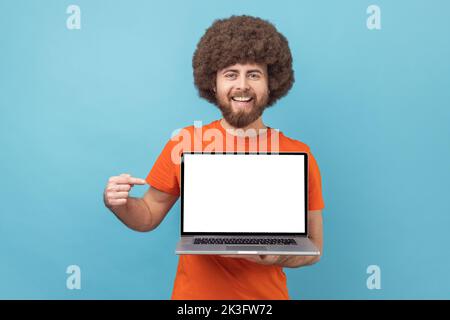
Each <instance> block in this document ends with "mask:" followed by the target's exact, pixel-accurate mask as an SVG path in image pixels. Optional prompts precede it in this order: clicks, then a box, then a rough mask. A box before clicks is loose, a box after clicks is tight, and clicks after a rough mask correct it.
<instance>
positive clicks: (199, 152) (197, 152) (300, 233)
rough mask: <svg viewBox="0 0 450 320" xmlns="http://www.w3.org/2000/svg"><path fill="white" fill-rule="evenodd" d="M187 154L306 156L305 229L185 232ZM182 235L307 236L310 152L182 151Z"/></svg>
mask: <svg viewBox="0 0 450 320" xmlns="http://www.w3.org/2000/svg"><path fill="white" fill-rule="evenodd" d="M185 154H208V155H211V154H212V155H214V154H220V155H238V154H246V155H251V154H256V155H274V156H284V155H287V156H294V155H301V156H304V160H305V161H304V176H305V178H304V184H305V186H304V192H305V194H304V199H305V201H304V202H305V203H304V205H305V208H304V210H305V214H304V222H305V231H304V232H299V233H292V232H289V233H288V232H283V233H276V232H185V231H184V155H185ZM180 170H181V175H180V177H181V194H180V196H181V236H216V235H219V236H269V235H270V236H306V235H308V153H306V152H217V151H213V152H202V151H183V152H181V163H180Z"/></svg>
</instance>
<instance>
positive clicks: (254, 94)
mask: <svg viewBox="0 0 450 320" xmlns="http://www.w3.org/2000/svg"><path fill="white" fill-rule="evenodd" d="M193 69H194V80H195V85H196V87H197V89H198V91H199V95H200V96H201V97H202V98H205V99H206V100H208V101H209V102H211V103H213V104H215V105H216V106H217V107H218V108H219V109H220V111H221V113H222V115H223V118H222V119H220V120H216V121H213V122H212V123H210V124H207V125H205V126H203V127H201V128H196V127H194V126H189V127H186V128H184V129H183V130H181V132H180V133H179V134H177V135H176V136H175V137H174V138H172V139H171V140H170V141H168V142H167V144H166V146H165V147H164V149H163V151H162V153H161V154H160V156H159V157H158V159H157V160H156V162H155V164H154V166H153V168H152V169H151V171H150V173H149V174H148V176H147V177H146V179H145V180H143V179H138V178H134V177H131V176H130V175H128V174H121V175H120V176H114V177H111V178H110V179H109V182H108V185H107V187H106V189H105V192H104V200H105V204H106V206H107V207H108V208H109V209H110V210H112V211H113V212H114V213H115V215H116V216H117V217H118V218H119V219H120V220H121V221H122V222H123V223H125V224H126V225H127V226H128V227H130V228H132V229H134V230H137V231H151V230H153V229H155V228H156V227H157V226H158V225H159V224H160V223H161V221H162V220H163V219H164V217H165V215H166V214H167V212H168V211H169V210H170V208H171V207H172V206H173V204H174V203H175V202H176V201H177V199H178V197H179V194H180V170H179V168H180V167H179V155H180V153H181V151H183V150H185V151H190V150H194V151H197V150H198V149H201V150H203V151H242V150H237V148H238V147H237V146H240V147H241V148H243V149H244V150H245V151H249V149H250V148H251V147H252V146H255V144H254V142H255V141H256V146H257V150H258V151H262V149H264V150H266V151H276V152H308V153H309V155H310V161H309V168H308V172H309V178H308V188H309V191H308V192H309V194H308V200H309V210H308V224H309V225H308V230H309V232H310V238H311V240H312V241H313V242H314V243H315V245H316V246H317V247H318V248H319V249H320V251H321V252H322V250H323V246H322V209H323V208H324V203H323V199H322V191H321V177H320V172H319V168H318V166H317V163H316V161H315V159H314V157H313V156H312V154H311V152H310V149H309V147H308V146H307V145H306V144H304V143H302V142H300V141H297V140H294V139H290V138H288V137H286V136H285V135H284V134H283V133H281V132H279V131H276V130H273V129H272V128H270V127H268V126H266V125H265V124H264V122H263V120H262V114H263V112H264V110H265V108H267V107H270V106H272V105H273V104H274V103H275V102H276V101H277V100H278V99H280V98H281V97H283V96H284V95H286V94H287V92H288V91H289V89H290V88H291V87H292V84H293V82H294V73H293V70H292V58H291V52H290V49H289V46H288V42H287V40H286V39H285V38H284V36H283V35H281V34H280V33H279V32H278V31H277V30H276V29H275V27H274V26H273V25H272V24H271V23H269V22H267V21H264V20H261V19H259V18H254V17H250V16H232V17H230V18H228V19H223V20H216V21H215V22H214V23H213V25H212V26H211V27H210V28H209V29H207V30H206V33H205V35H204V36H203V37H202V38H201V40H200V42H199V44H198V46H197V49H196V51H195V53H194V57H193ZM274 137H276V139H274ZM213 138H214V139H213ZM255 139H256V140H255ZM251 151H254V150H251ZM261 174H264V173H263V172H262V173H261ZM243 182H244V183H249V184H250V186H251V181H243ZM145 183H148V184H149V185H150V188H149V190H148V191H147V192H146V193H145V195H144V196H143V198H132V197H128V194H129V191H130V189H131V187H132V186H133V185H134V184H145ZM271 187H273V188H280V187H282V186H268V188H271ZM229 201H232V199H229ZM276 218H277V217H276V213H274V219H276ZM319 259H320V257H318V256H315V257H313V256H252V255H249V256H231V257H230V256H218V255H182V256H180V258H179V263H178V269H177V275H176V279H175V284H174V289H173V293H172V299H289V294H288V290H287V284H286V275H285V273H284V272H283V267H288V268H297V267H301V266H306V265H311V264H314V263H316V262H317V261H318V260H319Z"/></svg>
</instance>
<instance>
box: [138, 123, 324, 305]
mask: <svg viewBox="0 0 450 320" xmlns="http://www.w3.org/2000/svg"><path fill="white" fill-rule="evenodd" d="M274 146H275V147H274ZM276 146H277V147H278V151H279V152H307V153H308V155H309V161H308V163H309V168H308V201H309V202H308V205H309V207H308V208H309V210H320V209H323V208H324V202H323V198H322V187H321V177H320V172H319V167H318V166H317V162H316V160H315V159H314V157H313V156H312V154H311V152H310V149H309V147H308V146H307V145H306V144H304V143H302V142H300V141H297V140H294V139H290V138H288V137H286V136H285V135H284V134H283V133H282V132H280V131H274V129H272V128H269V129H268V130H266V131H265V132H262V133H259V134H258V135H257V136H255V137H254V138H249V137H236V136H235V135H232V134H231V133H230V132H227V131H226V130H225V129H224V128H223V127H222V125H221V123H220V120H215V121H213V122H211V123H209V124H207V125H204V126H203V127H194V126H189V127H186V128H184V129H182V130H181V131H180V132H179V133H178V134H177V135H175V136H174V137H173V138H172V139H170V140H169V141H168V142H167V144H166V145H165V147H164V149H163V151H162V152H161V154H160V156H159V157H158V159H157V160H156V162H155V164H154V166H153V168H152V169H151V171H150V172H149V174H148V176H147V177H146V181H147V182H148V184H149V185H151V186H152V187H154V188H156V189H158V190H161V191H164V192H167V193H170V194H173V195H180V188H181V186H180V161H179V160H180V157H179V156H180V154H181V152H182V151H214V150H215V151H268V152H270V151H272V150H273V151H277V150H276V149H275V148H276ZM230 148H231V149H230ZM255 148H256V150H255ZM172 299H186V300H189V299H195V300H200V299H205V300H206V299H223V300H225V299H226V300H232V299H261V300H266V299H289V294H288V289H287V284H286V275H285V273H284V272H283V268H282V267H279V266H265V265H260V264H257V263H254V262H250V261H247V260H244V259H239V258H226V257H220V256H217V255H180V257H179V261H178V268H177V274H176V277H175V284H174V288H173V292H172Z"/></svg>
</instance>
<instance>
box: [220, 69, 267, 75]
mask: <svg viewBox="0 0 450 320" xmlns="http://www.w3.org/2000/svg"><path fill="white" fill-rule="evenodd" d="M229 71H231V72H236V73H239V70H238V69H226V70H225V71H224V72H222V74H224V73H226V72H229ZM252 72H258V73H261V74H262V73H263V72H262V71H261V70H259V69H251V70H247V73H252Z"/></svg>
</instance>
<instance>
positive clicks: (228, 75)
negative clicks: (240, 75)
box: [225, 72, 236, 79]
mask: <svg viewBox="0 0 450 320" xmlns="http://www.w3.org/2000/svg"><path fill="white" fill-rule="evenodd" d="M225 78H227V79H233V78H236V74H235V73H232V72H230V73H227V74H225Z"/></svg>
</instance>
